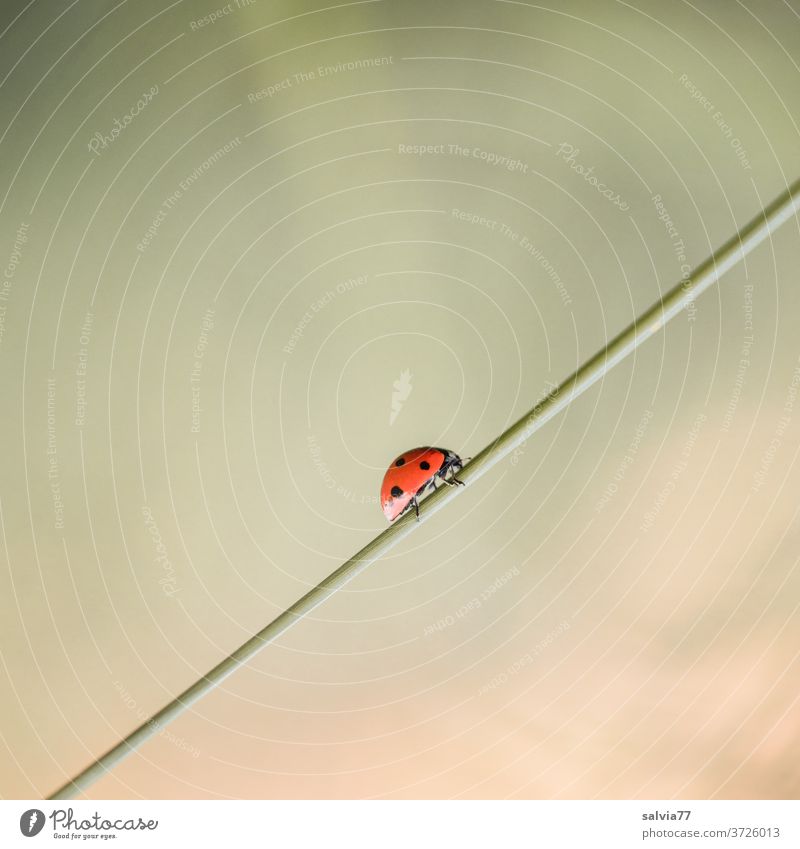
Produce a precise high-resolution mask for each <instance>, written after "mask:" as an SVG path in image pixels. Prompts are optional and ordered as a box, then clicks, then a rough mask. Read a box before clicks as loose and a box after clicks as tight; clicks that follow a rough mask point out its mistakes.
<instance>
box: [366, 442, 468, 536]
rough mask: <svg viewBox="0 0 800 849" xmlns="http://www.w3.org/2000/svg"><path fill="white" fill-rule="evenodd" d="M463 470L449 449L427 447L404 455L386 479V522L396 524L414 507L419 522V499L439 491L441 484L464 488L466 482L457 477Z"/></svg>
mask: <svg viewBox="0 0 800 849" xmlns="http://www.w3.org/2000/svg"><path fill="white" fill-rule="evenodd" d="M467 459H469V458H467ZM463 467H464V461H463V460H462V459H461V457H459V456H458V454H456V453H454V452H453V451H448V450H447V449H446V448H431V447H429V446H426V447H423V448H412V449H410V450H409V451H404V452H403V453H402V454H401V455H400V456H399V457H398V458H397V459H395V460H394V461H393V462H392V465H391V466H389V468H388V469H387V471H386V474H385V475H384V476H383V484H382V485H381V507H383V512H384V514H385V515H386V518H387V519H388V520H389V521H390V522H393V521H394V520H395V519H398V518H399V517H400V516H402V515H403V514H405V513H407V512H408V511H409V510H410V509H411V508H412V507H413V508H414V510H415V511H416V514H417V521H419V502H418V499H419V498H421V497H422V496H423V495H425V494H426V493H427V492H429V491H430V490H433V489H436V482H437V481H441V482H442V483H445V484H447V486H456V485H459V486H464V481H460V480H458V478H457V477H456V475H457V474H458V473H459V472H460V471H461V469H462V468H463Z"/></svg>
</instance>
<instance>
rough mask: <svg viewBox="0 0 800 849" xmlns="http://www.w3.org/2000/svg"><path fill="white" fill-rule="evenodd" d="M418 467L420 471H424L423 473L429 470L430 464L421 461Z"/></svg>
mask: <svg viewBox="0 0 800 849" xmlns="http://www.w3.org/2000/svg"><path fill="white" fill-rule="evenodd" d="M419 467H420V469H425V471H426V472H427V471H428V469H430V467H431V464H430V463H429V462H428V461H427V460H423V461H422V462H421V463H420V464H419Z"/></svg>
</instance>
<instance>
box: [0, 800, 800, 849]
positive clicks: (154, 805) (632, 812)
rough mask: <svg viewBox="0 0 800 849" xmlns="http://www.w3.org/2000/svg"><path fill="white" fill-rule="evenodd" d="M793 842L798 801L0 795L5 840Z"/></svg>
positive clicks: (147, 843) (149, 843)
mask: <svg viewBox="0 0 800 849" xmlns="http://www.w3.org/2000/svg"><path fill="white" fill-rule="evenodd" d="M54 840H55V841H58V843H59V844H61V845H64V844H66V843H72V844H75V843H77V842H80V843H81V844H84V845H85V843H86V842H87V841H93V842H94V843H95V844H97V843H100V842H103V843H105V844H106V845H113V846H141V847H162V846H163V847H184V846H190V845H192V844H197V845H199V846H207V845H214V846H219V845H225V846H226V847H234V846H235V847H239V846H245V847H249V846H259V847H260V846H264V847H272V846H275V845H276V844H278V843H281V844H284V845H285V846H301V847H304V846H322V845H324V846H325V847H326V849H327V847H337V846H346V847H348V849H358V847H370V849H375V847H380V849H383V847H391V849H394V847H397V849H400V847H403V849H407V847H409V846H412V847H415V849H416V847H420V849H422V847H425V849H427V847H438V846H443V847H448V848H449V847H454V846H458V847H462V846H463V847H480V849H487V847H496V846H502V847H517V846H519V847H547V849H558V848H559V847H570V849H571V847H580V849H583V847H587V849H590V847H591V849H593V847H614V849H620V847H628V846H648V845H649V846H662V847H666V846H684V847H706V849H712V847H716V848H717V849H723V848H724V847H729V846H739V847H748V849H755V847H774V849H797V847H800V802H796V801H748V802H742V801H736V802H730V801H720V802H709V801H700V802H697V801H694V802H686V801H683V802H675V801H653V802H629V801H621V802H613V801H591V802H582V801H486V802H480V801H441V802H436V801H281V802H275V801H236V802H231V801H202V802H201V801H146V800H142V801H137V802H131V801H113V800H112V801H91V802H87V801H73V802H42V801H38V800H29V801H0V846H2V847H7V846H27V847H29V849H30V847H32V846H36V845H37V843H39V844H42V843H44V842H46V843H47V845H52V841H54Z"/></svg>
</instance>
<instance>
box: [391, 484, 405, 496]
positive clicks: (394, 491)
mask: <svg viewBox="0 0 800 849" xmlns="http://www.w3.org/2000/svg"><path fill="white" fill-rule="evenodd" d="M402 494H403V490H402V489H400V487H399V486H393V487H392V498H400V496H401V495H402Z"/></svg>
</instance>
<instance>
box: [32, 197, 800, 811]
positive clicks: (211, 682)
mask: <svg viewBox="0 0 800 849" xmlns="http://www.w3.org/2000/svg"><path fill="white" fill-rule="evenodd" d="M798 211H800V180H797V181H796V182H795V183H793V184H792V185H791V186H790V187H789V188H788V189H787V190H786V191H785V192H784V193H783V194H782V195H780V197H778V198H777V199H776V200H774V201H773V202H772V203H771V204H769V206H767V207H765V208H764V209H763V210H762V211H761V212H760V213H759V214H758V215H757V216H756V217H755V218H754V219H753V220H752V221H751V222H750V223H749V224H747V226H745V227H744V228H743V229H742V230H740V231H739V232H738V233H737V234H736V235H735V236H733V238H731V239H730V240H728V241H727V242H726V243H725V244H724V245H723V246H722V247H721V248H720V249H719V250H718V251H716V252H715V253H714V254H713V255H712V256H711V257H709V258H708V259H707V260H706V261H705V262H703V263H702V264H701V265H700V266H698V268H697V269H695V271H694V272H693V273H692V274H691V275H690V276H689V277H688V278H687V279H685V280H682V281H681V282H680V283H678V284H677V285H675V286H674V287H673V288H672V289H670V291H669V292H667V294H666V295H664V297H663V298H662V299H661V300H659V301H658V302H657V303H655V304H653V306H652V307H650V309H649V310H647V312H645V313H643V314H642V315H641V316H640V317H639V318H637V319H636V320H635V321H634V322H633V323H632V324H631V325H630V326H629V327H627V328H626V329H625V330H623V331H622V333H620V334H619V335H618V336H616V337H615V338H614V339H612V340H611V342H609V343H608V344H607V345H606V347H605V348H603V349H602V350H601V351H599V352H598V353H597V354H595V355H594V356H593V357H592V358H591V359H590V360H588V361H587V362H586V363H584V364H583V365H582V366H581V367H580V368H579V369H578V370H577V371H576V372H574V373H573V374H572V375H570V377H568V378H567V379H566V380H565V381H564V382H563V383H562V384H561V385H560V386H559V387H558V388H557V389H554V390H553V391H552V392H551V393H550V394H549V395H547V396H546V397H545V398H544V399H543V400H541V401H539V403H538V404H536V406H535V407H534V408H533V409H532V410H531V411H530V412H529V413H527V414H526V415H524V416H523V417H522V418H521V419H520V420H519V421H518V422H516V423H515V424H513V425H512V426H511V427H510V428H508V430H506V431H505V432H504V433H502V434H501V435H500V436H498V437H497V439H495V440H494V441H493V442H492V443H490V444H489V445H487V446H486V448H484V449H483V451H481V452H480V453H479V454H477V455H475V457H474V458H473V459H472V462H470V464H469V465H468V466H465V467H464V469H463V471H462V472H460V474H461V475H462V476H463V477H464V478H465V479H466V481H465V482H467V483H469V482H471V481H475V480H477V479H478V478H479V477H481V476H482V475H484V474H486V472H488V471H489V469H491V468H492V467H493V466H495V465H497V463H499V462H500V461H501V460H502V459H504V458H505V457H508V455H509V454H511V452H512V451H514V450H515V449H516V448H518V447H519V446H520V445H522V444H523V443H524V442H525V441H526V440H527V439H529V438H530V437H531V436H532V435H533V434H534V433H535V432H536V431H537V430H538V429H539V428H540V427H542V425H543V424H544V423H545V422H547V421H549V420H550V419H552V418H553V416H555V415H556V413H558V412H560V411H561V410H563V409H564V408H565V407H567V406H568V405H569V404H570V402H571V401H572V400H573V398H576V397H577V396H578V395H580V394H581V393H582V392H585V391H586V390H587V389H588V388H589V387H590V386H592V385H593V384H595V383H597V381H599V380H602V379H603V377H605V375H606V374H607V373H608V372H609V371H611V369H612V368H614V366H616V365H617V364H618V363H620V362H621V361H622V360H623V359H624V358H625V357H627V356H628V355H629V354H631V353H632V352H633V351H635V350H636V349H637V348H638V347H639V345H641V344H642V343H643V342H645V341H646V340H647V339H649V338H650V337H652V336H654V335H655V334H656V333H658V331H660V330H661V328H662V327H663V326H664V325H665V324H666V323H667V322H668V321H669V320H670V319H672V318H674V317H675V316H676V315H677V314H678V313H679V312H680V311H681V310H682V309H684V308H685V307H688V306H691V304H692V303H693V302H694V300H695V299H696V298H697V296H698V295H700V294H701V293H702V292H704V291H705V290H706V289H708V288H709V287H711V286H712V285H713V284H714V283H716V282H717V281H718V280H719V279H720V277H722V275H723V274H724V273H725V272H726V271H729V270H730V269H731V268H733V267H734V266H735V265H736V264H737V263H738V262H739V261H740V260H741V259H743V258H744V257H745V256H746V255H747V254H748V253H750V251H752V250H753V249H754V248H755V247H756V246H757V245H759V244H760V243H761V242H763V241H764V240H765V239H767V238H768V237H769V236H770V235H771V234H772V233H774V232H775V231H776V230H777V229H778V228H779V227H780V226H781V225H782V224H784V223H785V222H786V221H788V220H789V219H791V218H792V217H793V216H796V215H797V213H798ZM798 226H799V227H800V222H798ZM460 490H461V487H458V486H442V487H439V489H437V490H436V492H434V493H432V494H431V496H430V497H429V498H427V499H426V500H425V511H424V517H423V519H422V521H423V522H424V521H427V520H428V519H429V518H430V517H431V516H432V515H433V514H434V513H437V512H438V511H439V510H441V509H442V508H443V507H444V505H445V503H446V502H447V501H448V500H449V499H451V498H455V497H456V494H457V493H458V492H460ZM419 524H420V522H419V521H418V520H416V519H415V517H412V515H411V511H408V512H407V513H406V514H405V515H404V516H403V517H402V518H401V519H399V520H398V521H397V522H396V523H395V524H393V525H390V526H389V527H388V528H387V529H386V530H385V531H383V533H380V534H378V536H376V537H375V539H373V540H372V542H370V543H368V544H367V545H366V546H364V548H362V549H361V551H359V552H358V554H356V555H354V556H353V557H351V558H350V559H349V560H348V561H347V562H346V563H344V564H342V565H341V566H340V567H339V568H338V569H337V570H336V571H335V572H333V573H331V574H330V575H328V577H327V578H325V579H324V580H323V581H321V582H320V583H319V584H317V586H315V587H314V588H313V589H312V590H309V592H307V593H306V594H305V595H304V596H303V597H302V598H300V599H298V600H297V601H296V602H295V603H294V604H293V605H292V606H291V607H289V608H287V609H286V610H284V612H283V613H281V614H280V616H278V617H276V618H275V619H273V620H272V622H270V623H269V625H267V626H266V627H265V628H263V629H262V630H261V631H259V632H258V633H257V634H256V635H255V636H253V637H251V638H250V639H249V640H248V641H247V642H246V643H245V644H244V645H242V646H240V647H239V648H238V649H236V651H235V652H233V654H231V655H229V656H228V657H226V658H225V659H224V660H223V661H221V662H220V663H218V664H217V665H216V666H215V667H214V668H213V669H212V670H211V671H210V672H208V673H207V674H206V675H204V676H203V677H202V678H201V679H200V680H199V681H196V682H195V683H194V684H192V686H191V687H189V689H188V690H185V691H184V692H183V693H181V694H180V695H179V696H177V697H176V698H175V699H173V701H171V702H170V703H169V704H168V705H166V706H165V707H163V708H162V709H161V710H160V711H159V712H158V713H157V714H155V716H153V717H152V718H151V719H148V720H147V721H146V722H145V723H144V724H143V725H140V726H139V727H138V728H137V729H136V730H135V731H133V732H131V733H130V734H129V735H128V736H127V737H126V738H125V739H124V740H121V741H120V742H119V743H117V745H116V746H114V747H113V748H112V749H109V751H107V752H106V753H105V754H104V755H101V756H100V757H99V758H98V759H97V760H96V761H94V762H93V763H91V764H90V765H89V766H88V767H86V769H84V770H83V771H82V772H80V773H79V774H78V775H76V776H75V777H74V778H73V779H72V780H71V781H69V782H68V783H67V784H65V785H64V786H63V787H61V788H60V789H59V790H57V791H56V792H55V793H53V795H52V796H50V797H49V798H50V799H68V798H71V797H73V796H76V795H77V794H79V793H81V792H83V791H84V790H86V789H87V788H88V787H90V786H91V785H92V784H93V783H94V782H95V781H97V780H98V779H99V778H102V777H103V776H104V775H105V774H106V773H108V772H109V770H111V769H112V768H113V767H114V766H115V765H116V764H117V763H119V761H121V760H122V759H123V758H124V757H126V756H127V755H129V754H130V753H131V752H134V751H135V750H136V749H137V748H138V747H139V746H140V745H141V744H142V743H144V742H145V740H147V739H149V738H150V737H152V736H153V735H154V734H157V733H158V732H159V731H160V730H161V729H162V728H163V726H164V725H166V724H167V723H168V722H171V721H172V720H173V719H175V718H176V717H178V716H179V715H180V714H181V713H183V711H185V710H186V709H187V708H188V707H189V706H190V705H192V704H194V702H196V701H197V700H198V699H201V698H202V697H203V696H205V695H206V694H207V693H208V692H209V691H211V690H213V689H214V687H217V686H218V685H219V684H221V683H222V682H223V681H224V680H225V679H226V678H227V677H228V676H229V675H230V674H231V673H233V672H235V671H236V670H237V669H238V668H239V667H240V666H242V664H244V663H246V662H247V661H248V660H250V658H252V657H253V656H254V655H255V654H257V653H258V652H259V651H260V650H261V649H262V648H264V646H266V645H267V644H268V643H271V642H272V641H273V640H275V638H276V637H279V636H280V635H281V634H282V633H283V632H284V631H286V630H287V629H288V628H291V626H292V625H294V624H295V623H296V622H298V621H299V620H301V619H302V618H303V617H305V616H308V614H309V613H311V611H312V610H314V608H315V607H317V605H319V604H321V603H322V602H323V601H325V600H326V599H327V598H329V597H330V596H331V595H333V594H334V593H335V592H336V591H337V590H339V589H341V588H342V587H343V586H344V585H345V584H346V583H347V582H348V581H351V580H352V579H353V578H355V576H356V575H358V574H359V573H360V572H362V571H363V570H364V569H366V568H367V566H369V565H370V564H371V563H373V562H374V561H375V560H377V559H378V558H379V557H380V556H381V555H383V554H385V553H386V552H387V551H389V549H391V548H393V547H394V546H395V545H397V543H398V542H400V540H402V539H405V537H407V536H408V535H409V534H410V533H412V532H413V531H414V530H416V528H417V527H418V526H419Z"/></svg>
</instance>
